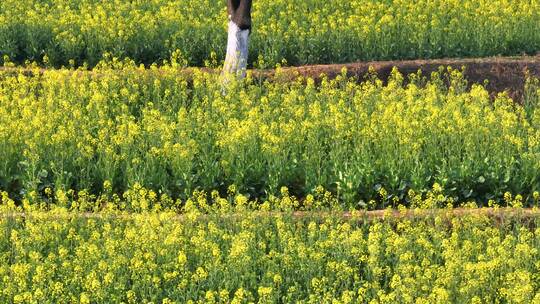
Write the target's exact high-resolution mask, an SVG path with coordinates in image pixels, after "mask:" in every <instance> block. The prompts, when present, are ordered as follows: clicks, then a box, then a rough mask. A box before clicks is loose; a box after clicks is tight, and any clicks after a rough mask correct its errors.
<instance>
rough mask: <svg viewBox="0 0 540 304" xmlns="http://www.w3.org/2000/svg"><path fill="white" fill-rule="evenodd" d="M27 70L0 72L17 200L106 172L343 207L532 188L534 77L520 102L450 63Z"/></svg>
mask: <svg viewBox="0 0 540 304" xmlns="http://www.w3.org/2000/svg"><path fill="white" fill-rule="evenodd" d="M26 74H27V73H26V72H20V73H13V72H3V73H2V74H1V75H0V104H1V105H2V106H1V107H0V147H1V149H0V190H6V191H8V192H9V194H10V196H12V197H14V198H16V199H17V200H19V201H20V200H21V199H23V198H25V197H39V196H41V197H44V196H45V195H44V189H45V188H50V189H52V191H53V192H55V191H56V190H62V191H64V192H65V191H69V190H71V189H72V190H75V191H81V190H85V191H87V192H89V193H91V194H96V195H99V194H100V193H102V192H103V191H104V187H103V185H104V184H105V183H107V184H109V185H110V188H111V191H112V192H114V193H118V194H122V193H124V192H125V191H127V190H129V189H130V188H132V187H133V185H135V184H140V185H142V186H143V187H146V188H149V189H153V190H154V191H157V192H161V193H166V194H168V195H169V196H171V197H174V198H186V197H188V196H189V195H191V194H192V193H193V191H195V190H205V191H211V190H218V191H219V192H220V193H222V194H223V193H226V191H227V188H228V187H229V186H231V185H235V186H236V188H237V189H238V191H240V192H242V193H246V194H249V195H250V197H251V198H268V197H269V196H270V195H275V194H276V193H279V191H280V188H281V187H282V186H286V187H288V189H289V191H290V193H291V194H292V195H296V196H297V197H301V198H303V197H305V196H306V195H307V194H309V193H312V192H313V191H314V189H316V188H317V187H318V186H322V187H324V188H325V189H328V190H329V191H331V192H332V193H334V194H336V195H337V196H338V197H339V199H340V200H343V201H344V202H348V203H352V204H354V207H365V206H366V204H368V202H369V201H371V200H372V199H376V200H378V201H380V205H378V206H377V207H384V206H386V205H388V204H389V203H391V202H397V201H399V202H403V201H404V200H405V203H407V204H408V203H409V202H408V201H406V200H407V198H406V196H407V194H408V192H409V190H413V191H416V192H417V193H425V191H427V190H429V189H431V188H432V187H433V185H434V184H437V185H439V187H441V188H442V190H441V192H442V193H443V194H444V195H446V196H448V197H452V198H455V199H479V200H483V201H487V200H489V199H495V200H502V199H503V196H504V193H506V192H511V193H521V194H523V195H524V201H527V202H531V200H532V193H533V192H534V191H537V190H540V167H539V166H540V108H539V107H538V106H537V104H538V102H539V101H540V99H539V97H538V96H539V94H538V93H539V91H538V87H539V86H538V83H537V81H536V82H535V81H534V80H531V81H529V82H528V83H527V85H526V90H525V91H526V96H525V102H524V103H523V104H518V103H515V102H514V101H513V100H512V99H510V98H508V97H506V96H505V95H504V94H502V95H499V96H498V97H496V98H495V99H494V100H492V99H491V98H490V96H489V94H488V92H487V91H486V90H485V89H484V88H483V87H482V86H479V85H474V86H473V87H472V88H471V89H467V86H466V81H465V80H463V79H462V75H461V74H460V73H459V72H455V71H453V72H451V73H450V74H451V75H450V76H448V74H446V75H447V76H436V75H435V77H434V78H433V80H431V81H426V80H421V79H420V78H418V77H416V80H414V79H413V80H412V82H411V83H409V84H407V85H404V84H403V79H402V76H401V75H400V74H399V73H394V74H393V76H392V78H391V79H390V80H389V82H388V84H386V85H383V83H382V82H381V81H379V80H376V79H372V80H370V81H367V82H364V83H357V82H355V81H354V80H350V79H347V78H344V77H342V76H339V77H338V78H337V79H335V80H332V81H329V80H323V81H322V83H321V84H320V85H319V86H316V85H315V84H314V83H313V81H312V80H309V79H308V80H307V81H301V79H299V80H298V81H294V82H291V83H279V82H268V81H264V82H261V81H259V80H258V79H251V78H250V79H248V80H247V81H246V82H244V83H237V84H234V85H233V86H231V87H230V88H229V90H228V92H227V93H226V94H224V91H223V90H222V88H221V86H220V85H219V82H218V81H217V79H216V77H217V76H215V75H212V74H206V73H201V72H197V71H195V72H194V74H193V76H190V78H189V79H188V78H186V77H185V76H182V75H181V74H178V72H177V71H176V70H175V69H174V68H170V67H164V68H161V69H151V70H143V69H137V68H132V67H130V66H129V65H126V66H124V67H116V70H110V69H106V68H102V69H99V70H95V71H94V72H82V71H73V70H58V71H46V72H44V73H43V74H40V73H36V75H33V76H31V75H26ZM445 82H449V83H450V86H449V87H448V86H447V85H446V84H445ZM381 192H382V193H381ZM382 197H384V200H380V199H381V198H382ZM372 207H375V206H372Z"/></svg>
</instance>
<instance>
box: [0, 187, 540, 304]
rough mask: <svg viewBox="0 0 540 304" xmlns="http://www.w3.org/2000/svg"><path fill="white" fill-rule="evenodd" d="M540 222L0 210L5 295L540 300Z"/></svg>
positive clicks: (143, 299) (33, 299) (28, 299)
mask: <svg viewBox="0 0 540 304" xmlns="http://www.w3.org/2000/svg"><path fill="white" fill-rule="evenodd" d="M3 199H5V197H4V198H3ZM3 208H5V207H3ZM2 210H3V211H5V210H4V209H2ZM538 224H539V222H538V219H535V220H532V221H531V220H530V221H526V223H523V222H521V220H520V218H519V217H517V218H508V219H507V222H506V223H498V224H497V222H495V221H493V220H492V219H488V218H486V217H483V216H479V215H470V216H464V217H454V216H452V215H451V214H450V213H448V214H446V213H445V211H441V212H440V213H438V214H435V215H434V216H433V217H430V218H424V219H414V220H411V219H407V218H403V219H400V220H393V221H377V220H375V221H373V222H366V221H365V218H363V217H361V216H359V217H355V216H353V217H352V218H349V219H344V218H340V217H334V216H332V215H330V216H328V217H324V218H312V217H299V218H295V217H292V216H290V215H289V214H282V215H273V216H264V215H262V214H260V213H259V214H256V213H243V212H239V213H235V214H234V216H233V217H219V216H217V217H216V216H207V217H203V218H201V217H197V218H193V217H190V216H187V215H186V216H183V217H179V216H178V215H177V214H175V213H167V212H158V213H145V214H127V213H113V214H111V213H95V214H94V216H91V217H88V216H87V215H84V214H78V213H70V212H66V211H65V209H61V208H56V209H53V210H51V211H48V212H42V211H37V210H36V211H31V210H27V212H26V213H25V217H24V218H22V217H19V216H9V215H7V214H4V215H3V216H1V217H0V231H2V235H3V237H2V238H0V302H2V303H121V302H123V303H276V302H286V303H343V304H345V303H494V302H504V303H540V290H539V286H538V284H537V280H538V260H539V259H540V252H539V250H538V243H539V242H540V229H539V228H538Z"/></svg>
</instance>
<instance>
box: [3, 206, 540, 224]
mask: <svg viewBox="0 0 540 304" xmlns="http://www.w3.org/2000/svg"><path fill="white" fill-rule="evenodd" d="M138 215H140V214H138ZM149 215H151V216H152V215H156V214H155V213H149ZM156 216H157V215H156ZM245 216H253V217H279V216H285V217H287V216H290V217H292V218H296V219H313V220H320V219H325V218H330V217H335V218H341V219H343V220H352V221H360V222H372V221H376V220H390V221H394V220H406V219H407V220H421V219H429V218H435V217H437V216H438V217H440V218H441V219H443V220H444V222H446V223H450V222H451V219H452V218H459V217H465V216H481V217H487V218H489V219H490V220H492V221H494V222H495V223H497V224H501V223H504V222H507V221H508V220H511V219H519V220H520V221H525V222H529V223H531V221H533V220H535V219H538V218H540V209H536V208H535V209H532V208H522V209H520V208H454V209H406V210H403V211H398V210H395V209H393V210H373V211H355V212H348V211H346V212H328V211H312V212H310V211H295V212H264V211H252V212H243V213H228V214H222V215H219V216H218V217H221V218H223V219H227V218H228V219H238V218H242V217H245ZM131 217H132V214H129V213H118V214H117V213H100V212H96V213H93V212H84V213H81V212H68V213H62V214H58V213H56V214H52V213H47V212H36V213H31V214H27V213H24V212H8V213H0V218H4V219H6V218H11V219H17V218H20V219H23V218H24V219H28V218H34V219H46V220H50V219H72V218H88V219H111V218H112V219H125V220H128V219H130V218H131ZM197 217H198V219H200V220H205V219H209V218H212V217H213V216H212V215H204V214H201V215H198V216H197ZM174 218H175V219H177V220H183V219H184V218H185V215H182V214H178V215H176V216H174Z"/></svg>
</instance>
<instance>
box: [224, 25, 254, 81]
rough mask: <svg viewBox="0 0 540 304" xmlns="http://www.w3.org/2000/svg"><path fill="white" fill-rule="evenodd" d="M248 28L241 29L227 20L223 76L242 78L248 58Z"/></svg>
mask: <svg viewBox="0 0 540 304" xmlns="http://www.w3.org/2000/svg"><path fill="white" fill-rule="evenodd" d="M248 43H249V29H245V30H242V29H240V28H239V27H238V25H236V23H235V22H234V21H232V20H231V21H229V34H228V38H227V54H226V56H225V65H224V67H223V74H225V75H224V76H233V77H236V78H240V79H241V78H244V77H245V76H246V67H247V59H248Z"/></svg>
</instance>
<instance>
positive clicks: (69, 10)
mask: <svg viewBox="0 0 540 304" xmlns="http://www.w3.org/2000/svg"><path fill="white" fill-rule="evenodd" d="M253 20H254V21H253V22H254V24H253V26H254V30H253V34H252V35H251V41H252V42H251V45H250V59H249V63H250V64H255V65H257V66H259V67H274V66H275V64H277V63H281V62H282V61H283V60H286V61H287V62H288V63H289V64H292V65H298V64H309V63H336V62H351V61H358V60H383V59H413V58H441V57H474V56H476V57H481V56H494V55H520V54H522V53H529V54H535V53H537V52H538V51H540V22H539V20H540V3H538V1H525V0H494V1H486V0H481V1H479V0H462V1H458V0H435V1H433V0H418V1H412V0H395V1H379V0H369V1H358V0H355V1H320V0H301V1H285V0H258V1H254V3H253ZM226 28H227V12H226V6H225V1H216V0H194V1H182V0H149V1H124V0H105V1H103V0H99V1H97V0H69V1H67V0H48V1H43V0H3V1H2V2H1V3H0V64H2V60H3V59H2V58H3V56H4V55H7V56H9V58H11V60H13V61H15V62H19V63H24V62H25V61H26V60H30V61H39V62H41V63H42V64H44V65H47V66H56V67H59V66H61V65H65V66H69V65H84V64H85V63H86V64H87V65H88V66H94V65H95V64H97V63H98V62H99V61H101V60H102V59H104V57H105V55H106V54H107V53H110V54H112V55H113V56H114V57H120V58H132V59H134V60H135V61H136V62H137V63H144V64H147V65H150V64H152V63H161V62H162V61H163V60H169V59H170V58H171V57H177V56H179V55H180V56H181V58H183V60H182V62H185V63H186V64H187V65H190V66H194V65H196V66H202V65H204V64H205V63H206V62H210V63H211V62H212V61H213V60H217V61H221V60H223V56H224V52H223V50H222V48H223V46H224V45H225V41H226V34H227V31H226Z"/></svg>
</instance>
